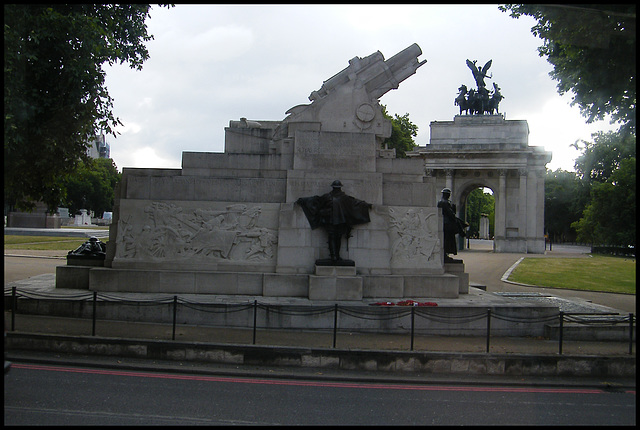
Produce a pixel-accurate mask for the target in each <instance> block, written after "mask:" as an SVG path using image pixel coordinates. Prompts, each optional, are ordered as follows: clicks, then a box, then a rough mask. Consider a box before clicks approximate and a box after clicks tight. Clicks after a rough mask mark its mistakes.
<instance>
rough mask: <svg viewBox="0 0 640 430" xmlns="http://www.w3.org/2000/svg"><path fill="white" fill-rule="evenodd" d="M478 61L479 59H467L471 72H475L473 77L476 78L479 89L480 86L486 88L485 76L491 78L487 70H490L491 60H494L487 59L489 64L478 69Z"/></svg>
mask: <svg viewBox="0 0 640 430" xmlns="http://www.w3.org/2000/svg"><path fill="white" fill-rule="evenodd" d="M477 61H478V60H473V61H469V60H467V66H469V68H470V69H471V73H473V79H475V80H476V85H478V90H479V89H480V88H484V87H485V86H486V85H485V83H484V79H485V78H489V79H491V76H487V71H488V70H489V67H491V62H492V61H493V60H489V61H487V64H485V65H484V67H483V68H482V69H480V70H478V68H477V67H476V62H477Z"/></svg>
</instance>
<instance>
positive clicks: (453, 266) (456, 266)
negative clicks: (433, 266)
mask: <svg viewBox="0 0 640 430" xmlns="http://www.w3.org/2000/svg"><path fill="white" fill-rule="evenodd" d="M444 271H445V273H449V274H452V275H455V276H457V277H458V280H459V284H458V292H459V293H460V294H469V274H468V273H465V271H464V264H461V263H449V264H448V263H445V264H444Z"/></svg>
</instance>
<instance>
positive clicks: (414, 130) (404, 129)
mask: <svg viewBox="0 0 640 430" xmlns="http://www.w3.org/2000/svg"><path fill="white" fill-rule="evenodd" d="M382 114H383V116H384V117H385V118H387V119H390V120H391V136H390V137H388V138H387V139H385V141H384V142H382V147H383V148H389V149H391V148H395V150H396V157H398V158H405V157H406V156H407V155H406V153H407V151H411V150H412V149H413V148H415V147H416V142H415V141H414V140H413V138H414V137H416V136H417V135H418V126H417V125H415V124H414V123H412V122H411V120H410V119H409V114H408V113H405V114H404V115H402V116H400V115H398V114H395V115H394V117H393V118H392V117H391V116H390V115H389V114H388V113H387V107H386V106H385V105H382Z"/></svg>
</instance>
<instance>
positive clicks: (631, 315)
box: [629, 313, 633, 355]
mask: <svg viewBox="0 0 640 430" xmlns="http://www.w3.org/2000/svg"><path fill="white" fill-rule="evenodd" d="M632 354H633V314H632V313H630V314H629V355H632Z"/></svg>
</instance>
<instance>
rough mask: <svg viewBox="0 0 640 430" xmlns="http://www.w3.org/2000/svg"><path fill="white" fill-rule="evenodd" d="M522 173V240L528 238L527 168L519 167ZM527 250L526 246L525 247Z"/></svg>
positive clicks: (519, 227) (519, 232) (520, 237)
mask: <svg viewBox="0 0 640 430" xmlns="http://www.w3.org/2000/svg"><path fill="white" fill-rule="evenodd" d="M518 174H519V175H520V189H519V190H518V191H519V193H518V217H519V218H520V219H519V223H518V224H519V225H518V238H519V239H520V240H525V241H526V240H527V237H528V234H527V233H528V232H527V225H528V223H527V206H528V202H527V169H518ZM525 251H526V247H525Z"/></svg>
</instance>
